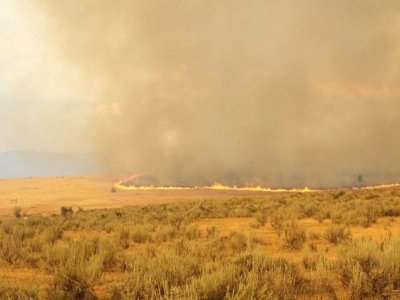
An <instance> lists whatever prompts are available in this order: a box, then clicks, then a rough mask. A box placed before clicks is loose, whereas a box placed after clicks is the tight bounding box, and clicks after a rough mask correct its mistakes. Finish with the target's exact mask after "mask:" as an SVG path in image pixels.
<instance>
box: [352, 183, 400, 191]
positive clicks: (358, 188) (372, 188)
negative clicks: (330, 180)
mask: <svg viewBox="0 0 400 300" xmlns="http://www.w3.org/2000/svg"><path fill="white" fill-rule="evenodd" d="M392 187H400V183H390V184H380V185H370V186H363V187H353V190H377V189H387V188H392Z"/></svg>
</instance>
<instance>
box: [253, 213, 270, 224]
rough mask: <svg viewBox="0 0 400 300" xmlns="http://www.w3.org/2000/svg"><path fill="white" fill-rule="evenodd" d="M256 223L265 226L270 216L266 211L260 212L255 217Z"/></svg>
mask: <svg viewBox="0 0 400 300" xmlns="http://www.w3.org/2000/svg"><path fill="white" fill-rule="evenodd" d="M255 218H256V221H257V222H258V223H260V225H261V226H264V225H265V223H266V222H267V219H268V216H267V213H266V212H265V211H259V212H257V213H256V215H255Z"/></svg>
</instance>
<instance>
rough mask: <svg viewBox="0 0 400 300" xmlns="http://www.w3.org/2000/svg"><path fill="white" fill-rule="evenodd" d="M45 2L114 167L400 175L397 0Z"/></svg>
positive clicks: (328, 178)
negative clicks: (92, 103) (76, 69)
mask: <svg viewBox="0 0 400 300" xmlns="http://www.w3.org/2000/svg"><path fill="white" fill-rule="evenodd" d="M37 1H38V2H37V3H38V6H39V7H40V8H41V9H42V10H43V11H45V12H46V14H47V15H48V17H49V19H50V20H51V23H50V24H51V30H52V31H53V33H54V39H55V41H56V43H57V44H58V45H59V49H60V51H62V53H63V55H64V57H65V59H67V60H69V61H70V62H72V63H73V64H75V65H77V66H79V68H80V69H81V71H82V73H83V74H84V75H83V76H82V77H83V78H84V79H83V80H84V84H83V85H82V86H85V91H83V92H82V95H83V94H84V95H85V97H91V98H93V99H95V100H96V103H97V107H96V109H95V115H94V117H93V120H92V123H91V124H92V128H91V132H92V133H93V136H92V138H93V143H94V145H95V149H97V151H98V152H99V153H100V154H101V155H100V156H99V161H100V162H101V163H102V164H103V166H104V167H106V168H107V170H109V171H110V172H114V173H120V174H121V173H131V174H137V173H144V174H147V175H151V176H154V177H156V178H157V180H158V182H159V183H160V184H190V185H194V184H198V185H200V184H209V183H212V182H214V181H222V182H224V183H227V184H246V183H256V184H264V185H269V186H304V185H309V186H314V187H328V186H343V185H353V184H355V183H357V176H358V175H359V174H361V175H363V180H364V182H365V183H368V184H370V183H381V182H393V181H397V180H399V179H400V165H399V163H400V156H399V155H398V153H399V152H400V138H399V129H400V116H399V112H400V101H399V100H400V99H399V97H400V85H399V79H400V74H399V70H400V69H399V68H398V66H399V59H400V39H399V38H398V32H400V31H399V30H400V18H399V17H400V2H399V1H391V0H387V1H379V0H353V1H347V0H335V1H333V0H332V1H330V0H328V1H327V0H313V1H311V0H305V1H259V0H252V1H233V0H220V1H200V0H192V1H181V0H169V1H165V0H158V1H155V0H146V1H141V0H113V1H108V0H102V1H89V0H84V1H82V0H79V1H78V0H60V1H46V0H42V1H41V0H37ZM87 95H89V96H87Z"/></svg>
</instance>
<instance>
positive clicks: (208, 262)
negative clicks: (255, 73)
mask: <svg viewBox="0 0 400 300" xmlns="http://www.w3.org/2000/svg"><path fill="white" fill-rule="evenodd" d="M60 212H61V214H58V215H53V216H40V215H32V216H25V217H22V214H23V211H22V212H21V211H20V210H19V209H16V210H15V215H14V217H3V218H0V298H1V299H97V298H100V299H310V298H311V299H365V298H374V299H396V297H399V289H400V235H399V226H398V225H399V224H400V223H399V221H400V218H398V217H399V216H400V190H399V189H395V188H392V189H384V190H371V191H366V190H357V191H331V192H317V193H310V194H276V195H270V194H269V195H265V194H260V196H255V197H251V198H249V197H247V198H232V199H228V200H212V199H211V200H202V201H186V202H177V203H170V204H160V205H148V206H137V207H126V208H118V209H105V210H91V211H89V210H82V209H78V208H74V209H72V208H69V207H62V208H60Z"/></svg>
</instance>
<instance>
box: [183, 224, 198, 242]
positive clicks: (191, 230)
mask: <svg viewBox="0 0 400 300" xmlns="http://www.w3.org/2000/svg"><path fill="white" fill-rule="evenodd" d="M185 236H186V238H188V239H189V240H195V239H198V238H200V236H201V233H200V229H199V226H197V225H196V224H190V225H189V226H188V227H186V231H185Z"/></svg>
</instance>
